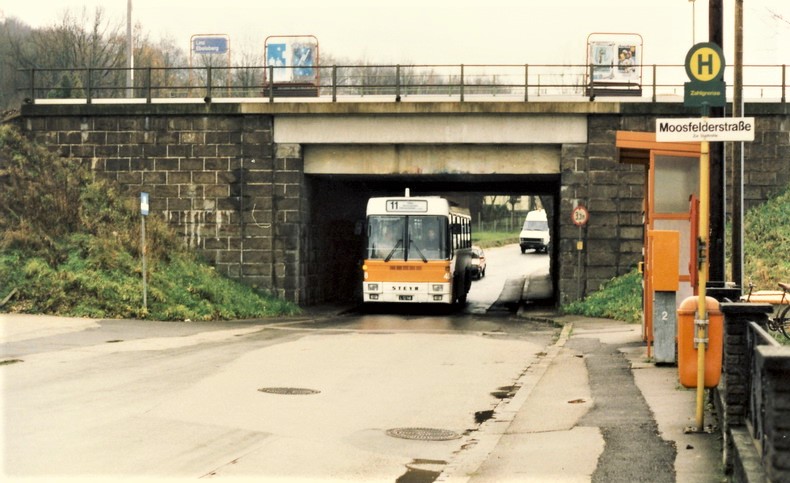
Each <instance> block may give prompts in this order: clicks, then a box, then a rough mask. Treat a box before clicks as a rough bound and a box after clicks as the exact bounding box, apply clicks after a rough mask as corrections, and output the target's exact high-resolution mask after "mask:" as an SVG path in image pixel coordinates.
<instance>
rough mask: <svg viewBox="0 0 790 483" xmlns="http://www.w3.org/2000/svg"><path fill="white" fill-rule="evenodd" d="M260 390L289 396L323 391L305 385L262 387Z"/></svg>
mask: <svg viewBox="0 0 790 483" xmlns="http://www.w3.org/2000/svg"><path fill="white" fill-rule="evenodd" d="M258 390H259V391H260V392H266V393H269V394H283V395H289V396H303V395H307V394H318V393H319V392H321V391H316V390H315V389H307V388H304V387H262V388H260V389H258Z"/></svg>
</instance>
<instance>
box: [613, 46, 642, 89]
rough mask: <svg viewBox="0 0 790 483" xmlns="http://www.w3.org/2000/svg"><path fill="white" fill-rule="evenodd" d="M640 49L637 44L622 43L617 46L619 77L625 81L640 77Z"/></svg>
mask: <svg viewBox="0 0 790 483" xmlns="http://www.w3.org/2000/svg"><path fill="white" fill-rule="evenodd" d="M639 65H640V64H639V57H638V50H637V47H636V45H630V44H625V45H623V44H620V45H618V46H617V77H618V78H619V79H622V80H623V81H624V82H632V81H636V80H638V79H639V75H638V72H637V70H638V69H637V68H638V66H639Z"/></svg>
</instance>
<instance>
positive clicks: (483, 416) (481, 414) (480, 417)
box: [475, 409, 494, 424]
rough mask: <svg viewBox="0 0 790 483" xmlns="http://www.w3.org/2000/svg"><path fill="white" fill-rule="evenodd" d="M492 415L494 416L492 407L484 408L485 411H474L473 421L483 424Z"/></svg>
mask: <svg viewBox="0 0 790 483" xmlns="http://www.w3.org/2000/svg"><path fill="white" fill-rule="evenodd" d="M493 417H494V410H493V409H486V410H485V411H477V412H475V423H477V424H483V423H485V422H486V421H488V420H489V419H491V418H493Z"/></svg>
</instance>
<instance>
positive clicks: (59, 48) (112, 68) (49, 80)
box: [6, 7, 126, 97]
mask: <svg viewBox="0 0 790 483" xmlns="http://www.w3.org/2000/svg"><path fill="white" fill-rule="evenodd" d="M6 23H7V22H6ZM121 32H122V30H121V25H120V22H111V21H109V20H108V19H107V18H106V17H105V15H104V10H103V9H102V8H101V7H98V8H96V9H95V10H94V12H93V14H92V15H89V14H88V12H87V10H86V9H82V11H81V12H80V14H75V13H73V12H72V11H69V10H67V11H65V13H64V14H63V17H62V18H61V20H60V21H59V23H58V24H56V25H54V26H52V27H48V28H44V29H36V30H32V31H31V32H30V34H29V35H25V36H20V35H8V36H7V38H6V40H7V41H8V49H9V57H10V59H9V61H10V62H11V63H12V64H14V65H15V68H23V69H46V70H41V71H39V72H37V74H36V88H37V89H41V90H42V91H43V92H45V93H46V94H47V95H56V96H58V97H61V96H64V97H78V96H85V95H86V91H85V89H86V88H87V86H88V85H90V86H91V87H93V88H96V89H102V88H108V87H113V86H120V85H123V83H122V82H120V81H119V79H123V78H124V72H123V71H121V70H116V69H120V68H122V67H124V65H125V59H126V49H125V44H124V35H123V34H122V33H121ZM88 69H90V70H91V74H90V77H88ZM40 94H41V92H38V91H37V92H36V96H39V95H40ZM111 95H118V93H117V92H113V93H111Z"/></svg>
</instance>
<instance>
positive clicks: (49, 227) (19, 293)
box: [0, 125, 298, 320]
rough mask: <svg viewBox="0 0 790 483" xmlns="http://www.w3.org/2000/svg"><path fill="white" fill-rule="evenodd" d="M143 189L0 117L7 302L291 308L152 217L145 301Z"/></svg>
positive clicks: (160, 308) (177, 316) (247, 313)
mask: <svg viewBox="0 0 790 483" xmlns="http://www.w3.org/2000/svg"><path fill="white" fill-rule="evenodd" d="M138 203H139V201H138V200H137V199H130V198H129V197H123V196H121V195H120V194H119V193H118V191H117V190H116V189H115V187H113V186H112V185H110V184H109V183H108V182H106V181H101V180H97V179H94V178H93V175H92V172H91V170H90V167H89V166H86V165H80V164H77V162H76V161H74V160H73V159H65V158H61V157H58V156H56V155H54V154H53V153H50V152H49V151H47V150H46V149H44V148H42V147H41V146H37V145H35V144H33V143H30V142H29V141H28V140H27V139H26V138H25V137H24V136H22V135H21V134H20V133H19V132H18V130H17V129H15V128H13V127H12V126H10V125H0V302H2V301H3V300H5V299H8V300H7V301H6V303H5V305H4V306H2V310H3V311H7V312H25V313H39V314H57V315H64V316H82V317H96V318H140V319H146V318H147V319H154V320H186V319H190V320H214V319H243V318H258V317H269V316H276V315H283V314H293V313H296V312H297V311H298V307H296V306H295V305H294V304H291V303H288V302H285V301H283V300H279V299H276V298H274V297H270V296H267V295H266V294H260V293H257V292H256V291H254V290H253V289H252V288H250V287H247V286H244V285H242V284H239V283H237V282H235V281H232V280H229V279H226V278H224V277H222V276H220V275H218V274H217V273H216V272H215V271H214V270H213V268H211V267H210V266H208V265H207V264H205V263H202V262H201V261H200V260H198V259H197V258H196V257H195V255H194V254H192V253H191V252H189V251H188V250H187V249H186V248H185V247H184V246H183V244H182V243H181V242H180V241H179V239H178V237H177V236H176V235H175V234H174V233H173V232H172V231H171V230H170V229H169V228H168V226H167V225H166V223H165V222H164V221H163V220H161V219H159V218H158V217H156V216H149V217H148V218H147V220H146V242H147V243H146V247H147V250H146V260H147V265H148V267H147V268H148V270H147V278H148V297H147V310H145V309H144V308H143V290H142V263H141V250H140V219H139V214H138V211H137V210H138Z"/></svg>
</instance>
